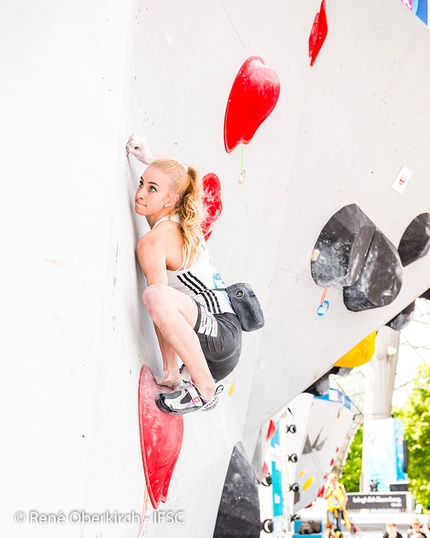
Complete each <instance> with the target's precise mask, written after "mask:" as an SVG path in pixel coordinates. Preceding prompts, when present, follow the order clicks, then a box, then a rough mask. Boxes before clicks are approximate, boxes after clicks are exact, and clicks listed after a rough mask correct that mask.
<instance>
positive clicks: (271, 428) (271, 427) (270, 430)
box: [266, 420, 276, 441]
mask: <svg viewBox="0 0 430 538" xmlns="http://www.w3.org/2000/svg"><path fill="white" fill-rule="evenodd" d="M275 432H276V424H275V423H274V422H273V420H271V421H270V422H269V427H268V428H267V436H266V441H268V440H269V439H271V438H272V437H273V436H274V435H275Z"/></svg>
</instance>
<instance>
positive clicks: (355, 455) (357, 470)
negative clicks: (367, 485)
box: [341, 423, 363, 491]
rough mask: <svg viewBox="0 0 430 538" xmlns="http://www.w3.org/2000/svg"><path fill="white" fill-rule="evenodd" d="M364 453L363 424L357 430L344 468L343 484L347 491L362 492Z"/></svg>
mask: <svg viewBox="0 0 430 538" xmlns="http://www.w3.org/2000/svg"><path fill="white" fill-rule="evenodd" d="M362 452H363V423H361V424H360V426H359V427H358V428H357V430H356V432H355V435H354V438H353V440H352V442H351V444H350V446H349V450H348V455H347V457H346V460H345V463H344V464H343V467H342V472H341V475H342V478H341V482H342V484H343V485H344V486H345V488H346V491H360V475H361V460H362Z"/></svg>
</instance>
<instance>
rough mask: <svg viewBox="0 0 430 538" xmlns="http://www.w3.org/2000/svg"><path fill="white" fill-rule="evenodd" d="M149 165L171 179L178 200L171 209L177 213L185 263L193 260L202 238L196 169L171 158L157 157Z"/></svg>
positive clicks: (199, 191)
mask: <svg viewBox="0 0 430 538" xmlns="http://www.w3.org/2000/svg"><path fill="white" fill-rule="evenodd" d="M150 166H153V167H156V168H159V169H160V170H162V171H163V172H165V173H166V174H167V175H169V176H170V178H171V180H172V191H173V192H174V193H176V194H178V195H179V200H178V201H177V202H176V204H175V206H174V207H173V209H172V211H171V215H174V214H177V215H178V217H179V224H180V226H181V231H182V235H183V238H184V257H185V260H186V263H190V262H191V263H192V262H194V261H195V260H196V259H197V257H198V256H199V252H200V251H199V247H200V243H201V241H202V238H203V234H202V229H201V224H202V219H203V207H202V192H201V182H200V177H199V174H198V172H197V170H196V169H195V168H194V167H193V166H187V165H186V164H183V163H180V162H179V161H176V160H173V159H158V160H156V161H154V162H153V163H151V165H150Z"/></svg>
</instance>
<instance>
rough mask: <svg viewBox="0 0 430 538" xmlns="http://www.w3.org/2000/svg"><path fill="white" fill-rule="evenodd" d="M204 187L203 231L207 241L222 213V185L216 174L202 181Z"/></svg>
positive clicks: (209, 175)
mask: <svg viewBox="0 0 430 538" xmlns="http://www.w3.org/2000/svg"><path fill="white" fill-rule="evenodd" d="M202 186H203V197H202V202H203V208H204V211H205V219H204V221H203V223H202V230H203V236H204V238H205V241H207V240H208V239H209V237H210V236H211V233H212V232H213V229H214V227H215V224H216V222H217V220H218V219H219V218H220V216H221V213H222V200H221V183H220V180H219V179H218V176H216V175H215V174H206V175H205V176H204V178H203V179H202Z"/></svg>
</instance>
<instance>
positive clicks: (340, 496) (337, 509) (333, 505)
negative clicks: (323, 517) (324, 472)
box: [323, 473, 348, 532]
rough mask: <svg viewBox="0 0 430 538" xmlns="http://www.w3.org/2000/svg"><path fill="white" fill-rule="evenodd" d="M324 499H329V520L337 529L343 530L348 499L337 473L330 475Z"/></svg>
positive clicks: (325, 487)
mask: <svg viewBox="0 0 430 538" xmlns="http://www.w3.org/2000/svg"><path fill="white" fill-rule="evenodd" d="M323 497H324V499H327V521H328V522H329V523H333V524H334V526H335V531H339V532H342V519H343V515H344V512H345V508H346V503H347V501H348V495H347V494H346V490H345V486H344V485H343V484H341V483H340V482H339V479H338V476H337V474H336V473H330V474H329V475H328V479H327V482H326V484H325V486H324V493H323Z"/></svg>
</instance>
